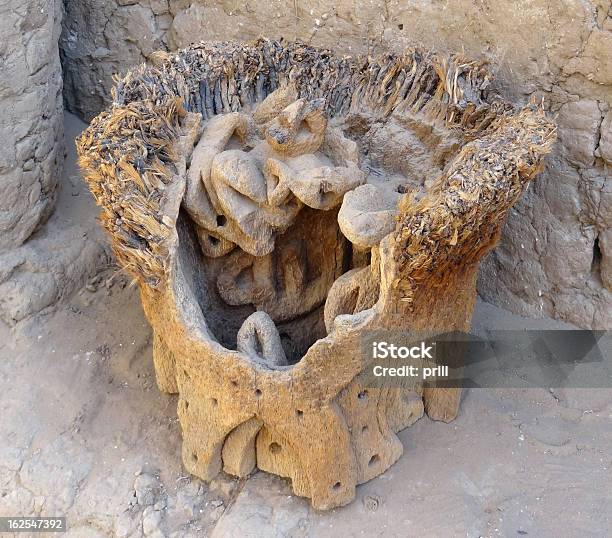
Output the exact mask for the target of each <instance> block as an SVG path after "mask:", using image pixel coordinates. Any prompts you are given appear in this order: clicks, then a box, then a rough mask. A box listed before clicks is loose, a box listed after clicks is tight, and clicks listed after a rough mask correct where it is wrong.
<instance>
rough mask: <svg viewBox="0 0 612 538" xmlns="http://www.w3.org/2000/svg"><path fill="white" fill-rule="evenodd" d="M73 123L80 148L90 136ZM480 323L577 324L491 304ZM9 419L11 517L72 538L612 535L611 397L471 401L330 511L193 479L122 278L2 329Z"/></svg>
mask: <svg viewBox="0 0 612 538" xmlns="http://www.w3.org/2000/svg"><path fill="white" fill-rule="evenodd" d="M69 120H70V121H69V124H68V126H67V132H68V136H74V134H75V132H77V131H78V130H79V128H82V124H80V123H79V122H78V120H75V119H74V118H73V117H69ZM68 159H69V161H70V160H73V159H74V154H73V152H72V151H71V152H70V153H69V157H68ZM70 166H72V165H70V162H69V167H68V170H69V171H70V170H72V171H74V168H71V167H70ZM69 180H70V178H68V179H67V180H66V181H65V188H76V189H79V188H80V187H78V186H75V184H71V183H70V181H69ZM73 198H74V199H75V200H79V201H78V202H74V203H73V204H72V205H73V206H74V209H73V210H71V211H74V214H73V216H74V218H78V219H92V218H94V210H93V209H92V206H91V201H90V200H88V199H86V195H85V194H84V193H81V194H79V196H74V195H73ZM474 323H475V327H476V328H477V329H478V330H486V329H487V328H500V327H504V328H508V327H513V328H522V327H532V326H533V325H534V323H536V324H537V326H538V327H542V328H552V327H557V326H561V324H559V323H556V322H552V321H549V320H540V321H538V322H533V321H532V320H524V319H522V318H519V317H517V316H512V315H511V314H508V313H507V312H504V311H503V310H500V309H498V308H496V307H493V306H491V305H487V304H485V303H479V304H478V307H477V312H476V316H475V322H474ZM0 417H1V419H0V516H4V515H53V516H57V515H65V516H67V521H68V528H69V532H68V533H67V534H66V535H65V536H70V537H84V538H87V537H99V536H105V537H106V536H109V537H110V536H117V537H128V536H129V537H137V536H172V537H190V536H194V537H195V536H198V537H199V536H214V537H228V536H230V537H234V536H235V537H249V536H253V537H255V536H257V537H260V536H261V537H268V536H274V537H276V536H278V537H285V536H287V537H293V536H295V537H325V536H330V537H331V536H342V537H343V536H390V537H394V536H425V537H430V536H431V537H437V536H440V537H447V536H469V537H472V536H474V537H478V536H522V535H530V536H538V537H570V536H571V537H573V536H576V537H578V536H580V537H584V536H608V535H610V534H612V450H611V448H610V447H612V390H608V389H600V390H586V389H573V390H570V389H563V390H548V389H496V390H492V389H478V390H470V391H467V392H466V394H465V396H464V400H463V404H462V408H461V413H460V415H459V417H458V419H457V420H456V421H455V422H453V423H451V424H442V423H435V422H433V421H431V420H429V419H428V418H423V419H421V420H419V421H418V422H417V423H416V424H415V425H414V426H412V427H411V428H409V429H407V430H405V431H404V432H402V433H401V434H400V438H401V440H402V442H403V443H404V448H405V453H404V456H403V457H402V458H401V459H400V460H399V461H398V462H397V463H396V464H395V465H394V466H392V467H391V468H390V469H389V470H388V471H387V472H386V473H385V474H384V475H382V476H381V477H378V478H377V479H375V480H372V481H371V482H369V483H367V484H364V485H362V486H360V487H359V488H358V490H357V498H356V499H355V501H354V502H353V503H352V504H351V505H349V506H347V507H344V508H341V509H337V510H333V511H331V512H328V513H321V512H317V511H314V510H313V509H311V508H310V507H309V504H308V502H307V501H306V500H304V499H299V498H296V497H293V496H292V495H291V493H290V488H289V485H288V483H287V482H286V481H283V480H280V479H278V478H275V477H272V476H269V475H266V474H265V473H257V474H256V475H255V476H253V477H251V478H250V479H248V480H244V481H238V480H234V479H232V478H230V477H227V476H223V477H220V478H219V479H217V480H216V481H215V482H213V483H212V484H204V483H203V482H201V481H199V480H197V479H193V478H191V477H189V476H188V475H187V474H186V473H185V471H184V469H183V468H182V465H181V460H180V443H181V434H180V428H179V424H178V422H177V416H176V398H175V397H174V396H168V395H166V394H162V393H160V392H159V391H158V390H157V387H156V385H155V377H154V372H153V365H152V359H151V331H150V329H149V327H148V325H147V323H146V320H145V318H144V316H143V313H142V309H141V307H140V301H139V296H138V292H137V290H136V289H135V288H134V287H131V286H130V284H129V279H127V278H126V277H125V276H123V275H122V274H121V273H119V272H117V269H116V268H101V271H100V273H99V276H98V277H97V278H95V279H92V281H90V283H89V285H88V286H87V287H86V288H84V289H83V290H81V291H80V292H79V293H77V294H76V295H75V296H74V297H73V298H72V299H71V300H69V301H67V302H66V303H65V304H63V305H60V306H59V307H57V308H56V309H53V310H52V311H48V312H43V313H42V314H40V315H38V316H37V317H35V318H33V319H30V320H27V321H25V322H22V323H21V324H20V325H18V326H17V328H16V329H14V330H9V329H8V328H7V327H5V326H0ZM21 536H23V534H22V535H21Z"/></svg>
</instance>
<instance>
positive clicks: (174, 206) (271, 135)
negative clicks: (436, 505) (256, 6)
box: [78, 39, 555, 509]
mask: <svg viewBox="0 0 612 538" xmlns="http://www.w3.org/2000/svg"><path fill="white" fill-rule="evenodd" d="M153 59H154V62H153V65H149V66H144V65H143V66H140V67H137V68H135V69H134V70H132V71H131V72H129V73H128V74H127V75H126V77H125V78H123V79H122V80H120V81H119V82H118V84H117V87H116V88H115V92H114V103H113V105H112V107H110V108H109V109H108V110H107V111H106V112H103V113H102V114H100V115H99V116H98V117H97V118H96V119H95V120H94V121H93V122H92V124H91V126H90V127H89V128H88V129H87V130H86V131H85V132H84V133H83V135H82V136H81V137H80V139H79V141H78V150H79V155H80V165H81V167H82V169H83V170H84V172H85V176H86V179H87V181H88V183H89V185H90V187H91V190H92V192H93V194H94V196H95V198H96V201H97V202H98V204H100V205H101V206H102V222H103V225H104V226H105V227H106V229H107V231H108V232H109V234H110V236H111V238H112V242H113V247H114V250H115V253H116V256H117V258H118V260H119V262H120V263H121V264H122V265H123V266H124V267H125V268H126V269H127V270H128V271H130V272H131V273H132V274H133V275H134V276H135V277H136V278H137V279H138V281H139V283H140V289H141V296H142V302H143V305H144V308H145V312H146V315H147V317H148V319H149V321H150V322H151V325H152V327H153V330H154V335H155V337H154V361H155V369H156V373H157V379H158V384H159V387H160V389H161V390H163V391H167V392H172V393H177V394H178V415H179V419H180V422H181V427H182V430H183V461H184V464H185V466H186V468H187V469H188V470H189V471H190V472H191V473H193V474H195V475H197V476H199V477H201V478H203V479H204V480H210V479H212V478H214V477H215V475H217V473H219V472H220V471H221V470H222V469H223V470H225V471H226V472H228V473H231V474H234V475H236V476H247V475H248V474H249V473H251V472H252V471H253V470H254V469H255V467H258V468H259V469H262V470H265V471H269V472H272V473H275V474H278V475H280V476H284V477H289V478H290V479H291V481H292V486H293V490H294V491H295V493H296V494H298V495H302V496H306V497H309V498H310V499H311V500H312V504H313V506H315V507H316V508H319V509H329V508H332V507H335V506H339V505H342V504H345V503H348V502H350V501H351V500H352V499H353V498H354V496H355V486H356V485H357V484H360V483H362V482H365V481H367V480H370V479H371V478H373V477H375V476H377V475H379V474H381V473H383V472H384V471H385V470H386V469H387V468H388V467H389V466H390V465H392V464H393V463H394V462H395V461H396V460H397V459H398V458H399V457H400V456H401V454H402V452H403V447H402V444H401V442H400V441H399V439H398V438H397V436H396V433H397V432H398V431H400V430H402V429H404V428H406V427H407V426H409V425H411V424H412V423H413V422H415V421H416V420H417V419H418V418H419V417H420V416H421V415H422V413H423V410H425V412H427V414H428V415H429V416H430V417H432V418H434V419H437V420H444V421H449V420H452V419H453V418H454V417H455V416H456V414H457V412H458V405H459V400H460V391H459V390H458V389H422V388H421V387H419V386H415V387H414V390H408V389H400V388H378V389H373V388H368V387H367V386H365V385H364V376H365V374H366V372H367V370H368V366H369V359H368V357H367V356H365V355H364V354H363V353H362V352H361V347H360V345H361V344H360V343H361V340H360V337H361V335H362V334H364V331H369V330H375V329H400V330H403V331H420V332H427V333H428V334H431V335H435V334H438V333H443V332H448V331H452V330H465V331H467V330H469V327H470V320H471V315H472V310H473V306H474V302H475V298H476V273H477V270H478V265H479V261H480V260H481V259H482V257H483V256H484V255H485V254H486V253H487V252H489V251H490V250H491V249H492V248H493V247H494V246H495V244H496V243H497V241H498V239H499V234H500V230H501V227H502V225H503V223H504V220H505V215H506V212H507V211H508V209H509V208H510V207H511V206H512V204H514V202H515V201H516V200H517V199H518V197H519V196H520V195H521V193H522V192H523V190H524V189H525V187H526V185H527V183H528V182H529V180H531V179H532V178H533V177H534V176H535V175H536V174H537V172H538V171H539V170H540V167H541V162H542V159H543V157H544V156H545V154H546V153H547V152H548V151H549V150H550V147H551V144H552V143H553V141H554V138H555V127H554V124H553V123H552V122H551V121H550V120H548V119H547V118H546V117H545V115H544V113H543V111H542V110H541V109H540V108H539V107H537V106H535V105H533V104H532V105H529V106H527V107H524V108H522V109H521V108H516V107H514V106H511V105H510V104H508V103H505V102H504V101H503V100H501V99H500V98H499V97H498V96H497V95H496V94H495V93H494V92H493V91H491V90H490V88H489V86H490V80H489V74H488V72H487V70H486V69H485V67H484V66H483V65H482V64H480V63H478V62H471V61H467V60H465V59H463V58H461V57H459V56H449V57H446V56H441V55H436V54H432V53H428V52H427V51H423V50H409V51H406V53H405V54H403V55H401V56H395V55H391V54H387V55H384V56H381V57H378V58H336V57H334V55H333V54H332V53H330V52H329V51H324V50H318V49H314V48H311V47H308V46H306V45H303V44H300V43H293V44H289V45H281V44H279V43H277V42H273V41H268V40H263V39H262V40H259V41H257V42H256V43H252V44H248V45H242V44H235V43H202V44H200V45H194V46H192V47H190V48H188V49H185V50H182V51H180V52H178V53H175V54H167V53H161V52H160V53H157V54H156V55H154V58H153Z"/></svg>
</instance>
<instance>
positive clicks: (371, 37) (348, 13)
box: [60, 0, 612, 328]
mask: <svg viewBox="0 0 612 538" xmlns="http://www.w3.org/2000/svg"><path fill="white" fill-rule="evenodd" d="M65 9H66V15H65V18H64V27H63V32H62V37H61V40H60V46H61V53H62V57H63V60H64V76H65V82H64V84H65V99H66V105H67V107H68V109H69V110H71V111H74V112H76V113H78V114H79V115H81V116H82V117H83V118H87V119H90V118H91V117H93V116H94V115H95V114H96V113H98V112H99V111H100V110H101V109H102V108H103V107H104V106H105V105H106V104H107V103H108V102H109V100H110V88H111V86H112V75H113V73H120V72H123V71H125V70H126V69H127V68H128V67H129V66H131V65H134V64H136V63H139V62H142V61H144V60H146V59H147V57H148V56H149V55H150V54H151V52H153V51H154V50H156V49H166V50H176V49H177V48H180V47H183V46H186V45H188V44H189V43H191V42H195V41H200V40H203V39H206V40H213V39H218V40H229V39H236V40H246V39H253V38H256V37H258V36H259V35H265V36H267V37H272V38H281V37H284V38H286V39H295V38H299V39H302V40H304V41H306V42H309V43H310V44H313V45H317V46H326V47H330V48H333V49H334V50H336V51H338V52H341V53H342V52H343V53H347V54H350V53H363V52H367V51H372V52H378V51H381V50H384V49H393V50H401V49H402V48H403V47H405V46H406V45H408V44H410V43H414V42H420V43H422V44H423V45H425V46H427V47H430V48H437V49H439V50H454V51H461V50H465V52H466V54H467V55H468V56H471V57H477V58H482V57H484V58H488V59H490V60H491V61H492V63H493V65H495V66H497V67H496V76H497V82H496V84H497V85H498V86H499V87H500V89H501V91H502V93H504V94H505V96H507V97H508V98H510V99H513V100H515V101H516V102H518V103H523V102H525V101H527V100H528V99H529V98H530V97H531V96H533V95H536V96H537V97H538V98H539V99H541V98H543V99H544V102H545V105H546V108H547V109H548V110H549V111H550V113H551V114H552V115H554V116H557V121H558V124H559V141H558V143H557V145H556V148H555V150H554V152H553V154H552V155H551V156H550V158H549V159H548V162H547V167H546V170H545V172H544V174H543V175H542V176H540V177H539V178H538V180H537V181H536V182H535V184H534V185H533V186H532V187H530V190H529V191H528V193H527V195H526V196H525V197H524V198H523V199H522V200H521V202H520V203H519V204H518V205H517V207H516V208H515V209H514V210H513V212H512V213H511V215H510V217H509V219H508V222H507V225H506V228H505V232H504V237H503V240H502V243H501V245H500V246H499V247H498V248H497V250H496V251H495V253H494V254H492V255H491V256H490V257H489V259H488V261H487V262H486V263H485V265H484V267H483V269H482V271H481V275H480V282H479V292H480V294H481V295H482V296H483V297H484V298H485V299H486V300H488V301H491V302H494V303H496V304H499V305H501V306H503V307H505V308H509V309H511V310H513V311H515V312H517V313H521V314H524V315H529V316H536V317H537V316H544V315H547V316H553V317H556V318H559V319H563V320H566V321H569V322H572V323H575V324H578V325H580V326H582V327H593V328H610V327H612V231H611V227H610V223H611V220H612V182H611V180H610V175H611V174H610V170H611V169H612V108H611V107H610V104H611V103H612V61H611V59H610V55H611V52H610V51H612V10H611V2H610V1H609V0H605V1H604V0H597V1H593V0H591V1H588V0H564V1H561V0H531V1H526V0H518V1H516V2H507V1H505V0H477V1H473V0H457V1H454V2H430V1H429V0H400V1H392V0H388V1H381V0H372V1H371V2H353V1H348V0H339V1H338V2H334V3H329V2H322V1H313V2H305V1H303V0H284V1H283V0H266V1H263V0H251V1H248V2H237V1H235V0H232V1H229V0H221V1H216V2H209V1H202V0H199V1H198V0H193V1H190V0H80V1H79V2H76V1H71V0H67V1H66V3H65Z"/></svg>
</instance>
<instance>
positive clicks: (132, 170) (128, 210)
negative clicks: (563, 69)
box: [77, 39, 545, 287]
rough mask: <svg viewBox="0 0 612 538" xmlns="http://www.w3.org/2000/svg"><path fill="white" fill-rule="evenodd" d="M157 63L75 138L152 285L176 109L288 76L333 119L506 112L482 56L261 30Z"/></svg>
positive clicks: (205, 107) (255, 95) (137, 269)
mask: <svg viewBox="0 0 612 538" xmlns="http://www.w3.org/2000/svg"><path fill="white" fill-rule="evenodd" d="M154 62H155V65H145V64H143V65H140V66H138V67H136V68H134V69H133V70H131V71H130V72H128V73H127V75H126V76H125V77H124V78H123V79H120V80H118V81H117V85H116V87H115V89H114V90H113V96H114V101H113V104H112V107H111V108H110V109H109V110H108V111H106V112H103V113H102V114H100V115H99V116H98V117H97V118H95V119H94V120H93V121H92V123H91V125H90V126H89V128H88V129H87V130H86V131H85V132H84V133H83V134H82V135H81V136H80V137H79V139H78V140H77V145H78V149H79V164H80V166H81V168H82V169H83V170H84V171H85V176H86V180H87V182H88V183H89V184H90V187H91V190H92V192H93V194H94V197H95V199H96V202H97V203H98V204H99V205H101V206H102V207H103V214H102V222H103V225H104V226H105V228H106V229H107V231H108V232H109V233H110V234H111V237H112V239H113V249H114V252H115V254H116V256H117V258H118V260H119V261H120V263H121V264H122V265H123V266H124V267H125V268H126V269H127V270H129V271H130V272H131V273H132V274H133V275H134V276H136V277H137V278H141V279H143V280H144V281H145V282H146V283H147V284H148V285H150V286H153V287H156V286H158V285H160V283H162V282H163V275H164V274H165V273H166V272H167V268H168V248H167V244H166V242H167V240H168V238H169V236H170V235H171V233H172V230H173V228H174V223H173V222H171V221H170V222H165V220H166V221H167V220H168V219H167V218H166V219H164V217H168V215H165V214H164V212H163V208H164V200H165V198H166V196H165V195H164V191H165V189H166V188H167V186H168V184H171V183H172V182H174V181H176V176H175V173H176V165H175V162H174V159H176V158H177V156H176V155H173V151H172V147H173V141H174V140H175V139H176V138H177V137H178V135H179V133H180V131H181V119H182V118H183V116H184V111H189V112H199V113H200V114H201V115H202V117H203V118H204V119H206V118H209V117H211V116H213V115H215V114H222V113H225V112H230V111H237V110H241V109H242V108H243V107H246V106H248V105H250V104H252V103H256V102H260V101H262V100H263V99H264V98H265V97H266V96H267V95H269V94H270V93H271V92H272V91H274V90H275V89H277V88H278V87H279V86H281V85H285V84H288V83H292V84H295V86H296V88H297V91H298V94H299V96H300V97H305V98H307V99H314V98H323V99H324V100H325V103H326V111H327V113H328V114H329V115H330V116H332V117H333V116H340V115H346V114H348V113H355V112H359V111H367V112H368V113H370V114H375V115H376V116H378V117H380V118H381V119H384V118H386V117H388V116H389V115H390V114H392V113H393V112H394V111H397V112H398V113H401V112H405V111H409V112H410V113H412V114H419V115H422V116H425V117H427V118H428V119H430V120H433V121H437V122H440V123H441V124H442V125H444V126H446V127H447V128H449V129H455V130H457V131H458V132H460V133H461V134H462V136H463V137H464V138H466V139H470V138H474V137H476V136H477V135H478V133H480V132H482V131H483V130H485V129H486V128H487V127H488V126H489V125H490V124H491V123H492V121H493V120H494V119H495V118H496V117H498V116H499V115H505V114H511V113H512V107H511V106H510V105H508V104H506V103H504V102H502V101H501V100H500V99H498V98H497V97H496V96H489V95H487V94H488V91H487V88H488V86H489V83H490V75H489V73H488V71H487V70H486V68H485V65H484V64H483V63H482V62H474V61H467V60H465V59H463V58H462V57H460V56H448V57H447V56H443V55H439V54H434V53H431V52H427V51H425V50H420V49H415V50H408V51H406V52H405V53H404V54H403V55H401V56H398V55H392V54H385V55H381V56H378V57H374V58H372V57H363V58H337V57H335V56H334V55H333V54H332V53H331V52H330V51H327V50H321V49H316V48H313V47H309V46H307V45H304V44H302V43H291V44H288V45H281V44H280V43H279V42H276V41H270V40H266V39H260V40H258V41H256V42H254V43H252V44H248V45H242V44H236V43H227V42H222V43H201V44H199V45H193V46H191V47H189V48H187V49H184V50H181V51H179V52H177V53H175V54H168V53H165V52H158V53H156V54H155V55H154ZM485 95H487V98H485ZM542 121H545V120H544V119H542Z"/></svg>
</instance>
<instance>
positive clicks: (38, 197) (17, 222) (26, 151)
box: [0, 0, 63, 251]
mask: <svg viewBox="0 0 612 538" xmlns="http://www.w3.org/2000/svg"><path fill="white" fill-rule="evenodd" d="M61 13H62V3H61V0H27V1H19V2H16V1H8V2H7V1H5V2H0V36H2V37H1V38H0V58H1V60H0V64H1V66H2V67H1V69H0V110H1V111H2V114H0V148H1V149H0V251H1V250H6V249H9V248H12V247H18V246H19V245H21V244H22V243H23V242H24V241H25V240H26V239H27V238H28V237H30V236H31V235H32V233H33V232H34V231H35V230H36V229H37V227H38V226H39V225H40V224H41V223H43V222H44V221H45V220H46V219H47V218H48V217H49V215H50V214H51V212H52V211H53V205H54V203H55V194H56V186H57V181H58V176H59V170H60V168H61V163H62V160H63V149H62V148H63V118H62V111H63V109H62V72H61V66H60V58H59V52H58V39H59V35H60V28H61V22H60V21H61Z"/></svg>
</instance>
